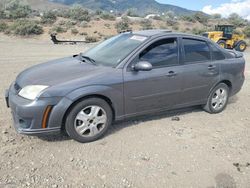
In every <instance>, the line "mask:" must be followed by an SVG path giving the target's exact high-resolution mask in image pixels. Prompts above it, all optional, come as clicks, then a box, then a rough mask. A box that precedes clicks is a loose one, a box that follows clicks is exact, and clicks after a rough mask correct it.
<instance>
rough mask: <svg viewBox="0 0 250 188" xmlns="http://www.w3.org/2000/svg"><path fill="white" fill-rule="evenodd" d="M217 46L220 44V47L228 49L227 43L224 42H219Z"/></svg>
mask: <svg viewBox="0 0 250 188" xmlns="http://www.w3.org/2000/svg"><path fill="white" fill-rule="evenodd" d="M217 44H219V46H220V47H222V48H226V47H227V43H226V41H224V40H219V41H218V42H217Z"/></svg>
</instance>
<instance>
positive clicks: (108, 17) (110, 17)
mask: <svg viewBox="0 0 250 188" xmlns="http://www.w3.org/2000/svg"><path fill="white" fill-rule="evenodd" d="M100 18H102V19H104V20H112V21H114V20H115V19H116V17H115V16H114V15H112V14H110V13H102V14H101V15H100Z"/></svg>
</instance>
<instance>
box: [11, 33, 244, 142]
mask: <svg viewBox="0 0 250 188" xmlns="http://www.w3.org/2000/svg"><path fill="white" fill-rule="evenodd" d="M244 68H245V60H244V58H243V55H242V54H241V53H239V52H235V51H227V50H225V49H222V48H220V47H219V46H218V45H217V44H215V43H213V42H212V41H210V40H209V39H207V38H204V37H200V36H194V35H188V34H181V33H173V32H170V31H165V30H146V31H139V32H126V33H122V34H119V35H117V36H114V37H112V38H110V39H108V40H106V41H104V42H102V43H100V44H98V45H97V46H95V47H93V48H92V49H90V50H88V51H86V52H84V53H80V54H77V55H73V56H71V57H67V58H63V59H58V60H54V61H50V62H47V63H44V64H40V65H37V66H34V67H31V68H29V69H27V70H25V71H23V72H22V73H20V74H19V75H18V76H17V78H16V80H15V81H14V82H13V83H12V84H11V86H10V88H9V89H8V90H7V91H6V102H7V106H8V107H10V108H11V112H12V115H13V119H14V125H15V128H16V130H17V131H18V132H19V133H23V134H32V135H34V134H35V135H36V134H45V133H55V132H60V131H61V130H65V131H66V132H67V133H68V135H69V136H70V137H72V138H73V139H75V140H77V141H79V142H90V141H94V140H96V139H98V138H100V137H102V136H103V135H104V134H105V132H106V131H107V130H108V128H109V127H110V125H111V124H112V122H113V121H116V120H123V119H125V118H129V117H133V116H138V115H144V114H152V113H155V112H159V111H165V110H169V109H176V108H183V107H188V106H194V105H201V106H202V107H203V108H204V110H205V111H207V112H209V113H219V112H221V111H222V110H224V109H225V107H226V105H227V102H228V98H229V97H230V96H232V95H235V94H236V93H237V92H239V91H240V89H241V87H242V85H243V82H244Z"/></svg>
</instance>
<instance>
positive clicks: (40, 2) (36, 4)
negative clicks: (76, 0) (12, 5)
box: [25, 0, 68, 10]
mask: <svg viewBox="0 0 250 188" xmlns="http://www.w3.org/2000/svg"><path fill="white" fill-rule="evenodd" d="M25 2H27V3H28V4H29V5H30V6H31V8H32V9H35V10H52V9H65V8H68V6H67V5H64V4H61V3H55V2H51V1H48V0H26V1H25Z"/></svg>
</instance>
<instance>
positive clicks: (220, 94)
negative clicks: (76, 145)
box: [212, 88, 228, 111]
mask: <svg viewBox="0 0 250 188" xmlns="http://www.w3.org/2000/svg"><path fill="white" fill-rule="evenodd" d="M227 95H228V94H227V91H226V90H225V89H224V88H219V89H217V90H216V91H215V92H214V94H213V97H212V107H213V109H214V110H216V111H218V110H221V109H222V108H223V107H224V106H225V104H226V102H227Z"/></svg>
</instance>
